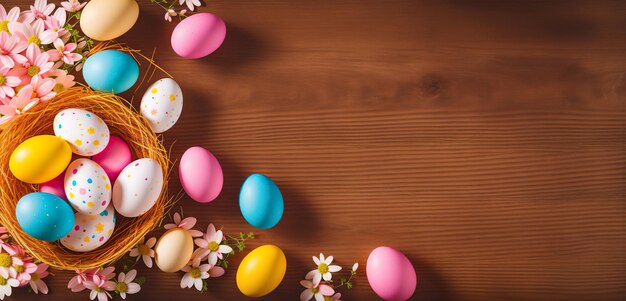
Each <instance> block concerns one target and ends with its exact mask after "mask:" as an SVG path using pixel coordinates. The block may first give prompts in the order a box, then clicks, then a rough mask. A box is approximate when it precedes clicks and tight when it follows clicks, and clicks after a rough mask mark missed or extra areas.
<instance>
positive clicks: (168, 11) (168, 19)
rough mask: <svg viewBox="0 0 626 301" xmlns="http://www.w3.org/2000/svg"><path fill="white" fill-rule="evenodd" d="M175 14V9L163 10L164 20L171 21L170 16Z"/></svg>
mask: <svg viewBox="0 0 626 301" xmlns="http://www.w3.org/2000/svg"><path fill="white" fill-rule="evenodd" d="M177 15H178V14H177V13H176V11H175V10H173V9H171V8H170V9H168V10H167V11H166V12H165V21H167V22H172V17H176V16H177Z"/></svg>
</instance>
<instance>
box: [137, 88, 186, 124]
mask: <svg viewBox="0 0 626 301" xmlns="http://www.w3.org/2000/svg"><path fill="white" fill-rule="evenodd" d="M182 110H183V93H182V90H181V89H180V86H179V85H178V84H177V83H176V82H175V81H174V80H173V79H171V78H163V79H160V80H158V81H156V82H155V83H154V84H152V86H150V87H149V88H148V90H147V91H146V93H145V94H144V96H143V98H142V99H141V115H142V116H143V117H145V118H146V119H148V122H149V123H150V126H151V127H152V129H153V130H154V132H155V133H162V132H165V131H167V130H169V129H170V128H171V127H172V126H174V124H175V123H176V121H178V118H179V117H180V114H181V112H182Z"/></svg>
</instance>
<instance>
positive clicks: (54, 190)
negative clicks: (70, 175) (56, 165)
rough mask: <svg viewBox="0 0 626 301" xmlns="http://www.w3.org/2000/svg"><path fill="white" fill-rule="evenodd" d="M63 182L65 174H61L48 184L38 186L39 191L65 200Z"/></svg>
mask: <svg viewBox="0 0 626 301" xmlns="http://www.w3.org/2000/svg"><path fill="white" fill-rule="evenodd" d="M64 180H65V173H63V172H62V173H61V174H60V175H58V176H57V177H56V178H54V179H52V180H50V181H48V182H45V183H41V184H39V191H40V192H46V193H49V194H54V195H56V196H58V197H60V198H62V199H64V200H65V199H66V198H67V197H66V196H65V187H64V186H65V181H64Z"/></svg>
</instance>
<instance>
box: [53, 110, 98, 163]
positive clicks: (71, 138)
mask: <svg viewBox="0 0 626 301" xmlns="http://www.w3.org/2000/svg"><path fill="white" fill-rule="evenodd" d="M53 126H54V134H55V135H56V136H57V137H59V138H62V139H64V140H65V141H67V143H69V145H70V147H71V148H72V152H74V153H75V154H77V155H81V156H93V155H95V154H98V153H100V152H101V151H103V150H104V148H105V147H106V146H107V144H108V143H109V127H108V126H107V125H106V124H105V123H104V121H102V119H101V118H100V117H98V116H97V115H96V114H94V113H91V112H89V111H85V110H83V109H65V110H63V111H60V112H59V113H57V114H56V116H54V125H53Z"/></svg>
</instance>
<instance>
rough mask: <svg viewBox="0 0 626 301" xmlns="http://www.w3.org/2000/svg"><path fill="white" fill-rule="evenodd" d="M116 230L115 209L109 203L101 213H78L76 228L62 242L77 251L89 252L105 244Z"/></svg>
mask: <svg viewBox="0 0 626 301" xmlns="http://www.w3.org/2000/svg"><path fill="white" fill-rule="evenodd" d="M113 230H115V210H113V205H112V204H111V205H109V207H107V208H106V209H105V210H104V211H102V212H100V213H99V214H93V215H90V214H84V213H76V216H75V217H74V228H72V231H70V233H68V234H67V235H65V237H63V238H61V244H62V245H63V246H64V247H66V248H68V249H70V250H72V251H75V252H89V251H93V250H95V249H97V248H99V247H101V246H102V245H104V244H105V243H106V242H107V240H109V238H111V235H113Z"/></svg>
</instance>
